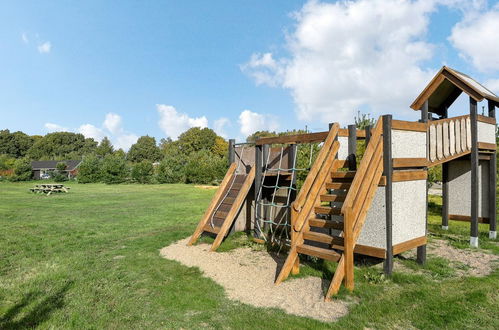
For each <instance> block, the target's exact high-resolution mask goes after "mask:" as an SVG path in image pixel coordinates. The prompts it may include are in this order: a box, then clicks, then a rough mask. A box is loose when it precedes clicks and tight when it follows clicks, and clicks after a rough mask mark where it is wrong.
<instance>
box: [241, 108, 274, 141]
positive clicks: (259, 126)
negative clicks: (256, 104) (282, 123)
mask: <svg viewBox="0 0 499 330" xmlns="http://www.w3.org/2000/svg"><path fill="white" fill-rule="evenodd" d="M239 124H240V125H241V133H242V134H243V135H244V136H248V135H251V134H253V133H255V132H256V131H263V130H269V131H275V130H277V129H278V128H279V123H278V121H277V119H276V118H275V117H274V116H271V115H264V114H260V113H256V112H253V111H250V110H244V111H243V112H241V114H240V115H239Z"/></svg>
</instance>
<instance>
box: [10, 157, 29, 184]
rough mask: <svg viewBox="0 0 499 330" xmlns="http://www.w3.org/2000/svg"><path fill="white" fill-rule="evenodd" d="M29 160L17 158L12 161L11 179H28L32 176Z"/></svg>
mask: <svg viewBox="0 0 499 330" xmlns="http://www.w3.org/2000/svg"><path fill="white" fill-rule="evenodd" d="M32 174H33V173H32V171H31V162H30V161H29V159H27V158H19V159H17V160H16V161H15V162H14V175H13V176H12V178H11V180H12V181H28V180H31V177H32Z"/></svg>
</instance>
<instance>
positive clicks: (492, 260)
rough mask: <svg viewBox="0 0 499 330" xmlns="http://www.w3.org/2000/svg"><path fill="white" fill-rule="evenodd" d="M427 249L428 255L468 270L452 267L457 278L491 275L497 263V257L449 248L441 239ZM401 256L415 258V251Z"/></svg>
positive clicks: (498, 260) (474, 251) (430, 244)
mask: <svg viewBox="0 0 499 330" xmlns="http://www.w3.org/2000/svg"><path fill="white" fill-rule="evenodd" d="M427 249H428V250H427V251H428V254H429V255H433V256H437V257H442V258H444V259H447V260H449V261H451V264H452V263H454V266H457V265H459V264H464V265H465V266H467V267H469V268H468V269H461V268H459V267H453V268H454V269H455V271H456V275H458V276H487V275H489V274H490V273H492V271H493V270H494V269H495V268H496V267H497V265H498V262H499V256H497V255H494V254H490V253H485V252H483V251H480V250H478V249H458V248H455V247H453V246H451V245H450V244H449V242H448V241H446V240H441V239H433V240H431V241H430V242H429V243H428V245H427ZM403 255H404V257H407V258H416V250H415V249H413V250H411V251H407V252H405V253H404V254H403ZM400 266H402V265H400ZM451 266H453V265H451ZM402 267H403V266H402ZM401 270H402V269H401Z"/></svg>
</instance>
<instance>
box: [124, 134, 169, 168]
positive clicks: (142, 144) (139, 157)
mask: <svg viewBox="0 0 499 330" xmlns="http://www.w3.org/2000/svg"><path fill="white" fill-rule="evenodd" d="M159 159H161V151H160V149H159V148H158V146H157V145H156V139H155V138H153V137H150V136H148V135H145V136H141V137H140V138H139V139H138V140H137V142H136V143H135V144H133V145H132V147H131V148H130V150H129V151H128V154H127V160H129V161H131V162H134V163H138V162H141V161H143V160H149V161H151V162H155V161H158V160H159Z"/></svg>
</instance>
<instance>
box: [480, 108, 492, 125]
mask: <svg viewBox="0 0 499 330" xmlns="http://www.w3.org/2000/svg"><path fill="white" fill-rule="evenodd" d="M489 112H490V111H489ZM476 120H478V121H479V122H482V123H487V124H491V125H495V124H496V119H495V117H487V116H482V115H477V116H476Z"/></svg>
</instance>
